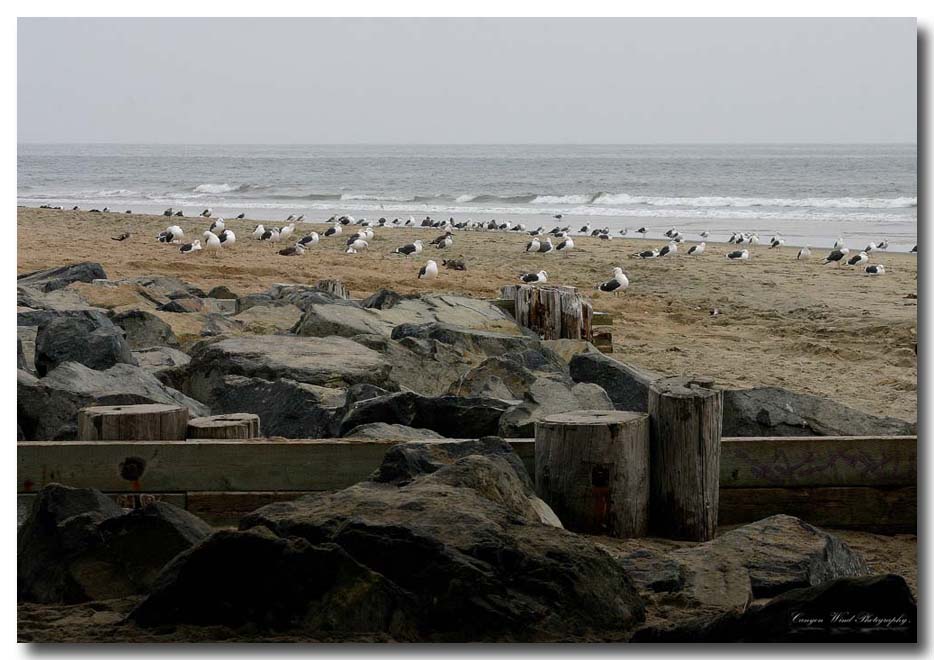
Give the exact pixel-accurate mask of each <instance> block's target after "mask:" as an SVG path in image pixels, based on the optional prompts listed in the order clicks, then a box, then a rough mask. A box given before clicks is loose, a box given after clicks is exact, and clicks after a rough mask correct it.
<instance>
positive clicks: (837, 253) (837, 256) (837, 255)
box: [824, 248, 849, 266]
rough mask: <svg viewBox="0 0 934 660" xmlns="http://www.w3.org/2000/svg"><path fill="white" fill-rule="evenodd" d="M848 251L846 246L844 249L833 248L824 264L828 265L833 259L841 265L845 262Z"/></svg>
mask: <svg viewBox="0 0 934 660" xmlns="http://www.w3.org/2000/svg"><path fill="white" fill-rule="evenodd" d="M848 253H849V250H847V249H846V248H843V249H842V250H833V251H832V252H831V253H830V254H828V255H827V256H826V257H824V265H825V266H826V265H827V264H829V263H830V262H831V261H836V262H837V265H838V266H839V265H840V264H842V263H843V257H845V256H846V255H847V254H848Z"/></svg>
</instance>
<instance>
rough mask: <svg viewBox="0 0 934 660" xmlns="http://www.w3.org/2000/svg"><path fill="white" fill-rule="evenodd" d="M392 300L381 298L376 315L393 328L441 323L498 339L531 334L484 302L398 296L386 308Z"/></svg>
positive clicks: (446, 296) (427, 296)
mask: <svg viewBox="0 0 934 660" xmlns="http://www.w3.org/2000/svg"><path fill="white" fill-rule="evenodd" d="M391 297H392V296H388V294H387V295H386V296H384V299H385V300H384V301H383V302H384V304H383V305H382V308H381V309H380V311H379V315H380V317H381V318H383V319H385V320H386V321H388V322H389V323H390V325H392V326H397V325H400V324H403V323H409V324H415V325H420V324H424V323H440V324H442V325H448V326H452V327H457V328H463V329H466V330H476V331H481V332H489V333H492V334H498V335H507V336H509V335H513V336H532V334H533V333H531V332H530V331H526V330H524V329H523V328H522V327H520V326H519V325H518V324H517V323H516V321H515V319H514V318H512V316H510V315H509V314H507V313H506V312H504V311H503V310H501V309H500V308H499V307H497V306H496V305H494V304H492V303H490V302H487V301H486V300H480V299H477V298H468V297H466V296H455V295H450V294H424V295H418V296H401V297H400V298H399V299H398V300H396V301H395V302H394V304H392V305H389V304H388V303H389V302H390V300H389V298H391Z"/></svg>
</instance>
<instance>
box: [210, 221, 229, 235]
mask: <svg viewBox="0 0 934 660" xmlns="http://www.w3.org/2000/svg"><path fill="white" fill-rule="evenodd" d="M225 228H226V227H225V225H224V219H223V218H221V217H218V218H217V220H215V221H214V222H212V223H211V230H210V231H212V232H213V233H214V234H216V235H218V236H220V235H221V234H223V233H224V229H225Z"/></svg>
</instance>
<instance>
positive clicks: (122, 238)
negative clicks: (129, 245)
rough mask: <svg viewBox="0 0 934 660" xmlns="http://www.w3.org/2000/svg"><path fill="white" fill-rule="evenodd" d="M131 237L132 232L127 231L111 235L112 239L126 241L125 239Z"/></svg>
mask: <svg viewBox="0 0 934 660" xmlns="http://www.w3.org/2000/svg"><path fill="white" fill-rule="evenodd" d="M129 237H130V232H128V231H125V232H123V233H122V234H120V235H119V236H111V237H110V240H112V241H125V240H126V239H128V238H129Z"/></svg>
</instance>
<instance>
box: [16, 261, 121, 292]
mask: <svg viewBox="0 0 934 660" xmlns="http://www.w3.org/2000/svg"><path fill="white" fill-rule="evenodd" d="M105 279H107V273H105V272H104V268H103V267H102V266H101V265H100V264H98V263H93V262H90V261H85V262H82V263H77V264H69V265H67V266H59V267H57V268H47V269H45V270H37V271H34V272H31V273H23V274H22V275H18V276H17V278H16V284H17V286H29V287H35V288H37V289H39V290H40V291H55V290H56V289H64V288H65V287H66V286H68V285H69V284H71V283H72V282H93V281H94V280H105Z"/></svg>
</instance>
